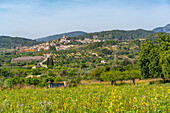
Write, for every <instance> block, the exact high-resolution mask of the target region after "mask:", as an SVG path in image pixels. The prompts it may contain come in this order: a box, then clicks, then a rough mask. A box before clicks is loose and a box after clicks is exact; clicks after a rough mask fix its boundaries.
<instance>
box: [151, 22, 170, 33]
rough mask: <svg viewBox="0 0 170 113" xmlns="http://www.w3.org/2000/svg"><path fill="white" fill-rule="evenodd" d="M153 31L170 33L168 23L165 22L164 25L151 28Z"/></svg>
mask: <svg viewBox="0 0 170 113" xmlns="http://www.w3.org/2000/svg"><path fill="white" fill-rule="evenodd" d="M153 31H154V32H165V33H170V24H167V25H166V26H164V27H157V28H155V29H153Z"/></svg>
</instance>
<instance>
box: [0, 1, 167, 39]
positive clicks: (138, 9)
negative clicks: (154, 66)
mask: <svg viewBox="0 0 170 113" xmlns="http://www.w3.org/2000/svg"><path fill="white" fill-rule="evenodd" d="M169 12H170V0H0V35H10V36H21V37H26V38H32V39H35V38H40V37H44V36H48V35H53V34H59V33H64V32H70V31H76V30H81V31H86V32H95V31H103V30H113V29H122V30H131V29H139V28H142V29H147V30H152V29H153V28H155V27H159V26H165V25H166V24H169V23H170V14H169Z"/></svg>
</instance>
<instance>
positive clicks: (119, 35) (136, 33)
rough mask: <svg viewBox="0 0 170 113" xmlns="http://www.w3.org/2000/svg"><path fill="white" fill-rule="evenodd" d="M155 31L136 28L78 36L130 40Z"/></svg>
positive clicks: (147, 35) (141, 37)
mask: <svg viewBox="0 0 170 113" xmlns="http://www.w3.org/2000/svg"><path fill="white" fill-rule="evenodd" d="M154 34H155V32H153V31H147V30H143V29H138V30H131V31H125V30H112V31H101V32H95V33H87V34H84V35H81V36H79V38H94V36H95V37H98V38H102V39H115V40H132V39H143V38H149V37H150V35H154Z"/></svg>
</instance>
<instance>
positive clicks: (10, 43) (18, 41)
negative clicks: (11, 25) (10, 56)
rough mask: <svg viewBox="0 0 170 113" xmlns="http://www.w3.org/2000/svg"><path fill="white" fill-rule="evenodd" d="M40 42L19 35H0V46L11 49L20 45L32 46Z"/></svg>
mask: <svg viewBox="0 0 170 113" xmlns="http://www.w3.org/2000/svg"><path fill="white" fill-rule="evenodd" d="M40 43H41V42H38V41H35V40H31V39H25V38H20V37H9V36H0V48H7V49H13V48H16V47H22V46H33V45H36V44H40Z"/></svg>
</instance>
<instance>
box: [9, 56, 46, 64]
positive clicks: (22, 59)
mask: <svg viewBox="0 0 170 113" xmlns="http://www.w3.org/2000/svg"><path fill="white" fill-rule="evenodd" d="M43 59H44V57H42V56H27V57H18V58H15V59H14V58H13V59H12V60H11V62H12V63H15V62H32V61H42V60H43Z"/></svg>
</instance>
